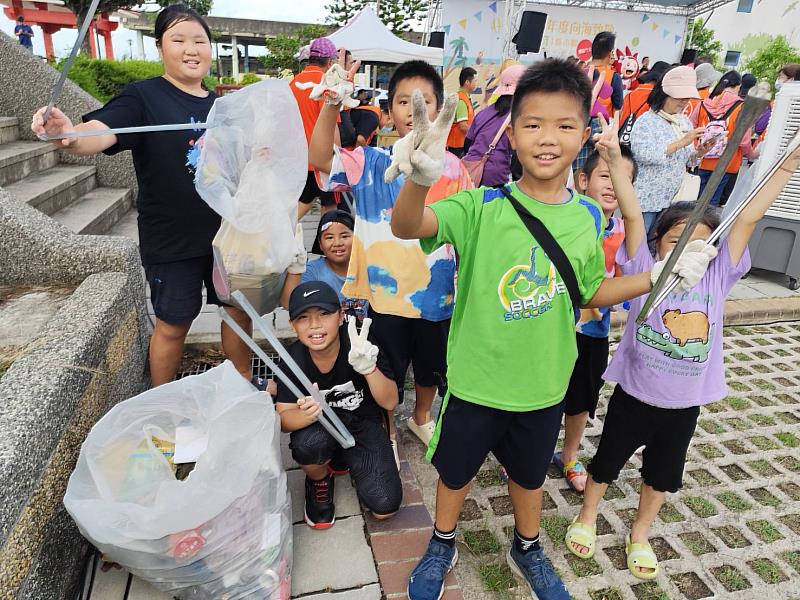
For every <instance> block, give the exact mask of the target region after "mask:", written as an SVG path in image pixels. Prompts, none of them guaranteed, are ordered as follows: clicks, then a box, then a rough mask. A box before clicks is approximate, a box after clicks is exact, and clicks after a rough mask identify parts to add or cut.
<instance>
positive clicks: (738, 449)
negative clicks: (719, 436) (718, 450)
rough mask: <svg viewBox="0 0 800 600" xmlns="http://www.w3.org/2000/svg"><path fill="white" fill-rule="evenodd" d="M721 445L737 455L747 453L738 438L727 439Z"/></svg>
mask: <svg viewBox="0 0 800 600" xmlns="http://www.w3.org/2000/svg"><path fill="white" fill-rule="evenodd" d="M722 445H723V446H725V447H726V448H727V449H728V450H730V451H731V452H732V453H733V454H736V455H737V456H738V455H742V454H747V453H748V450H747V448H746V447H745V445H744V444H743V443H742V442H741V441H740V440H728V441H726V442H722Z"/></svg>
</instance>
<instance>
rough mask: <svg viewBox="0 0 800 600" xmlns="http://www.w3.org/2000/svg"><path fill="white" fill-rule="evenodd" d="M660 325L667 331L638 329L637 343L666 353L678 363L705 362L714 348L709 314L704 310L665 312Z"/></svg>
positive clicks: (648, 327)
mask: <svg viewBox="0 0 800 600" xmlns="http://www.w3.org/2000/svg"><path fill="white" fill-rule="evenodd" d="M661 322H662V323H663V324H664V327H665V328H666V329H667V331H665V332H663V333H662V332H660V331H656V330H655V329H653V328H652V327H650V325H647V324H642V325H640V326H639V328H638V329H637V330H636V340H637V341H639V342H641V343H642V344H644V345H646V346H650V347H651V348H655V349H656V350H660V351H662V352H663V353H664V356H667V357H669V358H672V359H675V360H684V359H689V360H691V361H693V362H706V361H707V360H708V352H709V350H710V349H711V339H712V328H711V324H710V323H709V321H708V315H707V314H706V313H704V312H702V311H692V312H687V313H682V312H681V311H680V310H677V309H676V310H665V311H664V313H663V314H662V315H661Z"/></svg>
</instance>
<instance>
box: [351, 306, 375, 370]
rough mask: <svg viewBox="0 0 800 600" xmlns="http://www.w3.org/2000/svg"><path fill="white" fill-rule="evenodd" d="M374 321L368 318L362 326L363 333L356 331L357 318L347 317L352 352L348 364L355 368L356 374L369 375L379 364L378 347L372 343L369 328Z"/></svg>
mask: <svg viewBox="0 0 800 600" xmlns="http://www.w3.org/2000/svg"><path fill="white" fill-rule="evenodd" d="M371 324H372V319H370V318H369V317H367V318H366V319H364V323H363V324H362V325H361V333H358V331H357V330H356V318H355V317H352V316H348V317H347V337H349V338H350V352H349V353H348V354H347V362H349V363H350V366H352V367H353V369H354V370H355V372H356V373H360V374H361V375H369V374H370V373H372V372H373V371H374V370H375V369H376V365H377V364H378V347H377V346H376V345H375V344H373V343H371V342H370V341H369V340H368V339H367V336H368V335H369V326H370V325H371Z"/></svg>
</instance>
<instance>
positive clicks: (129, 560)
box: [64, 361, 292, 600]
mask: <svg viewBox="0 0 800 600" xmlns="http://www.w3.org/2000/svg"><path fill="white" fill-rule="evenodd" d="M187 421H188V422H190V423H191V425H192V426H193V427H194V428H195V429H196V430H199V431H201V432H203V433H204V434H205V435H207V446H206V449H205V451H204V452H202V454H200V455H199V457H198V458H197V462H196V466H195V468H194V470H193V471H192V472H191V473H190V474H189V476H188V477H187V478H186V479H185V480H184V481H179V480H178V479H176V477H175V474H174V471H173V468H172V466H171V465H170V463H169V462H168V455H166V454H165V453H164V450H163V447H162V446H161V443H162V441H163V442H164V445H167V444H168V443H169V442H172V443H174V441H175V431H176V428H177V427H178V425H180V424H185V423H186V422H187ZM153 438H156V440H157V442H156V441H154V439H153ZM157 443H158V445H159V446H158V447H157ZM64 505H65V507H66V509H67V511H68V512H69V514H70V515H71V516H72V518H73V519H74V520H75V522H76V523H77V525H78V528H79V529H80V531H81V533H82V534H83V535H84V537H86V538H87V539H88V540H89V541H90V542H92V543H93V544H94V545H95V546H96V547H97V548H98V549H99V550H100V551H101V552H103V553H104V554H106V555H107V556H108V557H109V558H110V559H111V560H113V561H115V562H117V563H119V564H120V565H122V566H123V567H125V568H126V569H128V570H129V571H130V572H131V573H133V574H134V575H136V576H138V577H141V578H142V579H144V580H146V581H148V582H150V583H151V584H152V585H153V586H155V587H156V588H158V589H160V590H162V591H164V592H167V593H169V594H172V595H175V596H177V597H179V598H197V599H208V600H211V599H219V598H225V599H227V600H234V599H239V598H265V599H266V598H269V599H273V600H288V598H289V594H290V580H291V579H290V578H291V567H292V524H291V505H290V500H289V493H288V490H287V486H286V474H285V472H284V470H283V467H282V465H281V452H280V423H279V420H278V417H277V415H276V413H275V409H274V407H273V404H272V402H271V401H270V399H269V397H268V396H267V395H266V394H264V393H263V392H256V391H255V390H254V389H253V387H252V386H251V385H250V384H249V383H248V382H247V381H245V380H244V378H243V377H242V376H241V375H240V374H239V373H238V372H237V371H236V369H235V368H234V366H233V364H232V363H231V362H230V361H226V362H225V363H223V364H222V365H220V366H218V367H215V368H213V369H211V370H209V371H207V372H206V373H203V374H201V375H195V376H191V377H184V378H183V379H180V380H178V381H175V382H173V383H169V384H166V385H162V386H159V387H157V388H154V389H151V390H148V391H147V392H144V393H143V394H140V395H138V396H136V397H134V398H131V399H129V400H126V401H124V402H121V403H120V404H118V405H116V406H115V407H113V408H112V409H111V410H110V411H109V412H108V414H106V415H105V416H104V417H103V418H102V419H101V420H100V421H98V422H97V424H96V425H95V426H94V427H93V428H92V430H91V431H90V432H89V435H88V436H87V438H86V441H85V442H84V443H83V446H82V447H81V452H80V456H79V458H78V463H77V465H76V467H75V470H74V472H73V473H72V475H71V477H70V479H69V483H68V485H67V492H66V495H65V496H64Z"/></svg>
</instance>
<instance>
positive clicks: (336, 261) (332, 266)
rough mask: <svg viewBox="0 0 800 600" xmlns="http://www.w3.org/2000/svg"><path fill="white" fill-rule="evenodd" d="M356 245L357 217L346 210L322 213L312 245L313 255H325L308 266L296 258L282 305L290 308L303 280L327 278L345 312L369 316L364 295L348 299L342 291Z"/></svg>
mask: <svg viewBox="0 0 800 600" xmlns="http://www.w3.org/2000/svg"><path fill="white" fill-rule="evenodd" d="M352 248H353V216H352V215H351V214H350V213H348V212H346V211H343V210H332V211H330V212H327V213H325V214H324V215H322V218H321V219H320V221H319V227H318V228H317V238H316V239H315V240H314V246H313V247H312V248H311V252H312V253H313V254H319V255H321V256H320V258H317V259H315V260H312V261H311V262H310V263H308V264H307V265H306V264H305V260H304V259H303V258H301V259H300V260H298V259H297V257H296V258H295V261H294V262H293V263H292V265H291V267H290V268H289V270H288V272H287V274H286V281H285V282H284V284H283V290H282V292H281V306H283V307H284V308H288V307H289V296H290V295H291V293H292V291H293V290H294V289H295V288H296V287H297V286H298V285H300V284H301V283H305V282H306V281H324V282H325V283H327V284H328V285H329V286H331V287H332V288H333V289H334V290H336V292H337V293H338V294H339V301H340V302H341V305H342V308H343V309H344V311H345V314H349V315H355V316H356V317H358V318H359V319H363V318H364V317H366V316H367V310H368V309H369V302H368V301H367V300H363V299H361V298H348V297H345V296H344V294H342V287H343V286H344V282H345V278H346V277H347V267H348V265H349V264H350V252H351V250H352Z"/></svg>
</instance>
